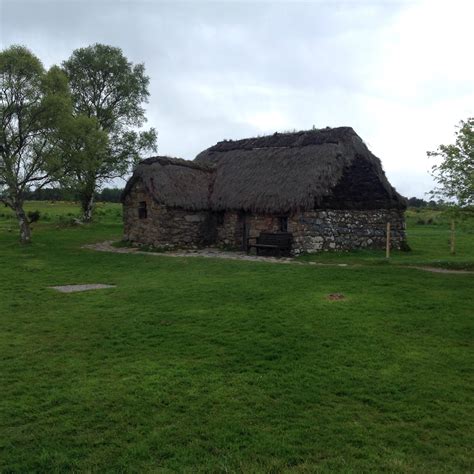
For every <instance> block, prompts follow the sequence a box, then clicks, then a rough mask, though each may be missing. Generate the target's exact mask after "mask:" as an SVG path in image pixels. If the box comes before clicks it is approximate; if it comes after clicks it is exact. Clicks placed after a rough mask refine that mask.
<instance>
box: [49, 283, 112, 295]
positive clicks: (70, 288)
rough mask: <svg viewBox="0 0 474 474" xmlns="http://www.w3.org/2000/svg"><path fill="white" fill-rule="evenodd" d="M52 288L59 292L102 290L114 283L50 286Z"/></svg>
mask: <svg viewBox="0 0 474 474" xmlns="http://www.w3.org/2000/svg"><path fill="white" fill-rule="evenodd" d="M49 288H52V289H53V290H56V291H60V292H61V293H77V292H78V291H89V290H102V289H104V288H115V285H102V284H92V285H64V286H50V287H49Z"/></svg>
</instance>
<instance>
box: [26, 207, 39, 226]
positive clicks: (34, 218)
mask: <svg viewBox="0 0 474 474" xmlns="http://www.w3.org/2000/svg"><path fill="white" fill-rule="evenodd" d="M27 215H28V220H29V221H30V224H32V223H33V222H38V221H39V220H40V217H41V213H40V211H38V210H36V211H29V212H28V214H27Z"/></svg>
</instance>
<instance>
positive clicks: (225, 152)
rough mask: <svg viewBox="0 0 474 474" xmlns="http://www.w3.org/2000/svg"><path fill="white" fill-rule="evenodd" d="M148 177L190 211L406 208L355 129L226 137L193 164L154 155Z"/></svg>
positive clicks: (144, 169)
mask: <svg viewBox="0 0 474 474" xmlns="http://www.w3.org/2000/svg"><path fill="white" fill-rule="evenodd" d="M138 178H141V179H143V181H144V183H145V186H146V187H147V189H148V190H149V192H150V193H151V194H152V195H153V196H154V198H155V199H156V200H157V201H159V202H161V203H163V204H167V205H169V206H174V207H183V208H187V209H212V210H216V211H219V210H226V209H234V210H244V211H251V212H252V211H253V212H268V213H282V214H283V213H290V212H293V211H297V210H310V209H314V208H315V207H316V208H332V209H346V208H356V209H377V208H381V209H388V208H404V207H405V200H404V198H402V197H401V196H400V195H399V194H398V193H397V192H396V191H395V189H394V188H393V187H392V186H391V185H390V183H389V182H388V180H387V178H386V177H385V174H384V172H383V169H382V165H381V163H380V160H379V159H378V158H377V157H376V156H374V155H373V154H372V153H371V152H370V151H369V150H368V148H367V146H366V145H365V144H364V142H363V141H362V140H361V138H360V137H359V136H358V135H357V134H356V133H355V132H354V130H353V129H352V128H350V127H340V128H333V129H330V128H328V129H322V130H310V131H304V132H296V133H275V134H274V135H270V136H265V137H258V138H248V139H244V140H237V141H231V140H228V141H222V142H219V143H217V144H216V145H214V146H213V147H211V148H208V149H207V150H204V151H203V152H202V153H200V154H199V155H198V156H197V157H196V159H195V160H194V161H193V162H190V161H185V160H179V159H176V158H174V159H171V158H163V157H158V158H150V159H148V160H144V161H143V162H141V163H140V164H139V165H138V167H137V169H136V170H135V173H134V175H133V176H132V178H131V180H130V181H129V183H128V184H127V188H126V189H125V192H124V196H125V195H126V194H127V192H128V190H129V189H130V188H131V186H132V184H133V183H134V182H135V180H136V179H138Z"/></svg>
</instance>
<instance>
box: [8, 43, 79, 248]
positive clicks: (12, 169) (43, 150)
mask: <svg viewBox="0 0 474 474" xmlns="http://www.w3.org/2000/svg"><path fill="white" fill-rule="evenodd" d="M70 113H71V101H70V96H69V92H68V86H67V78H66V76H65V75H64V73H63V72H62V71H61V70H60V69H59V68H58V67H52V68H51V69H50V70H49V71H48V72H46V71H45V70H44V68H43V65H42V64H41V62H40V60H39V59H38V58H37V57H36V56H35V55H34V54H33V53H31V51H29V50H28V49H27V48H25V47H23V46H11V47H10V48H7V49H5V50H3V51H1V52H0V200H1V201H2V202H4V203H5V204H6V205H7V206H9V207H10V208H11V209H12V210H13V211H14V212H15V214H16V217H17V219H18V223H19V226H20V241H21V242H22V243H28V242H30V240H31V230H30V226H29V222H28V218H27V216H26V214H25V211H24V209H23V204H24V200H25V192H26V191H27V190H28V188H29V187H31V186H33V187H35V188H41V187H43V186H45V185H46V184H48V183H50V182H51V181H54V179H55V177H56V174H55V173H56V172H57V171H58V169H59V168H60V165H61V163H60V154H59V148H58V146H57V144H58V140H59V135H58V129H59V125H60V124H61V123H62V121H63V120H64V117H66V116H67V115H68V114H70Z"/></svg>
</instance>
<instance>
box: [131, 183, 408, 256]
mask: <svg viewBox="0 0 474 474" xmlns="http://www.w3.org/2000/svg"><path fill="white" fill-rule="evenodd" d="M140 202H146V208H147V217H146V218H143V219H141V218H140V217H139V211H138V208H139V203H140ZM123 218H124V238H125V240H128V241H130V242H132V243H137V244H147V245H153V246H154V247H164V248H193V247H202V246H209V245H216V246H219V247H228V248H234V249H242V248H243V243H244V241H245V239H244V231H246V232H247V235H248V236H249V237H257V236H258V235H259V234H260V233H261V232H278V231H279V230H280V217H279V216H275V215H264V214H249V213H246V214H245V213H241V212H237V211H227V212H221V213H215V212H211V211H187V210H184V209H176V208H168V207H166V206H163V205H160V204H157V203H156V202H155V201H154V200H153V199H152V198H151V197H150V195H149V194H148V193H147V192H146V191H145V190H144V189H143V188H142V186H141V184H140V183H139V182H138V183H137V184H136V185H135V186H134V187H133V189H132V190H131V191H130V193H129V194H128V195H127V197H126V199H125V202H124V213H123ZM387 222H390V224H391V229H392V231H391V234H392V235H391V237H392V248H400V245H401V244H402V242H403V241H404V240H405V221H404V217H403V211H399V210H387V209H379V210H315V211H308V212H302V213H298V214H294V215H291V216H289V217H288V232H291V233H292V234H293V238H294V242H293V253H294V254H295V255H298V254H300V253H302V252H308V253H313V252H319V251H326V250H352V249H361V248H384V247H385V242H386V236H385V233H386V225H387Z"/></svg>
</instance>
